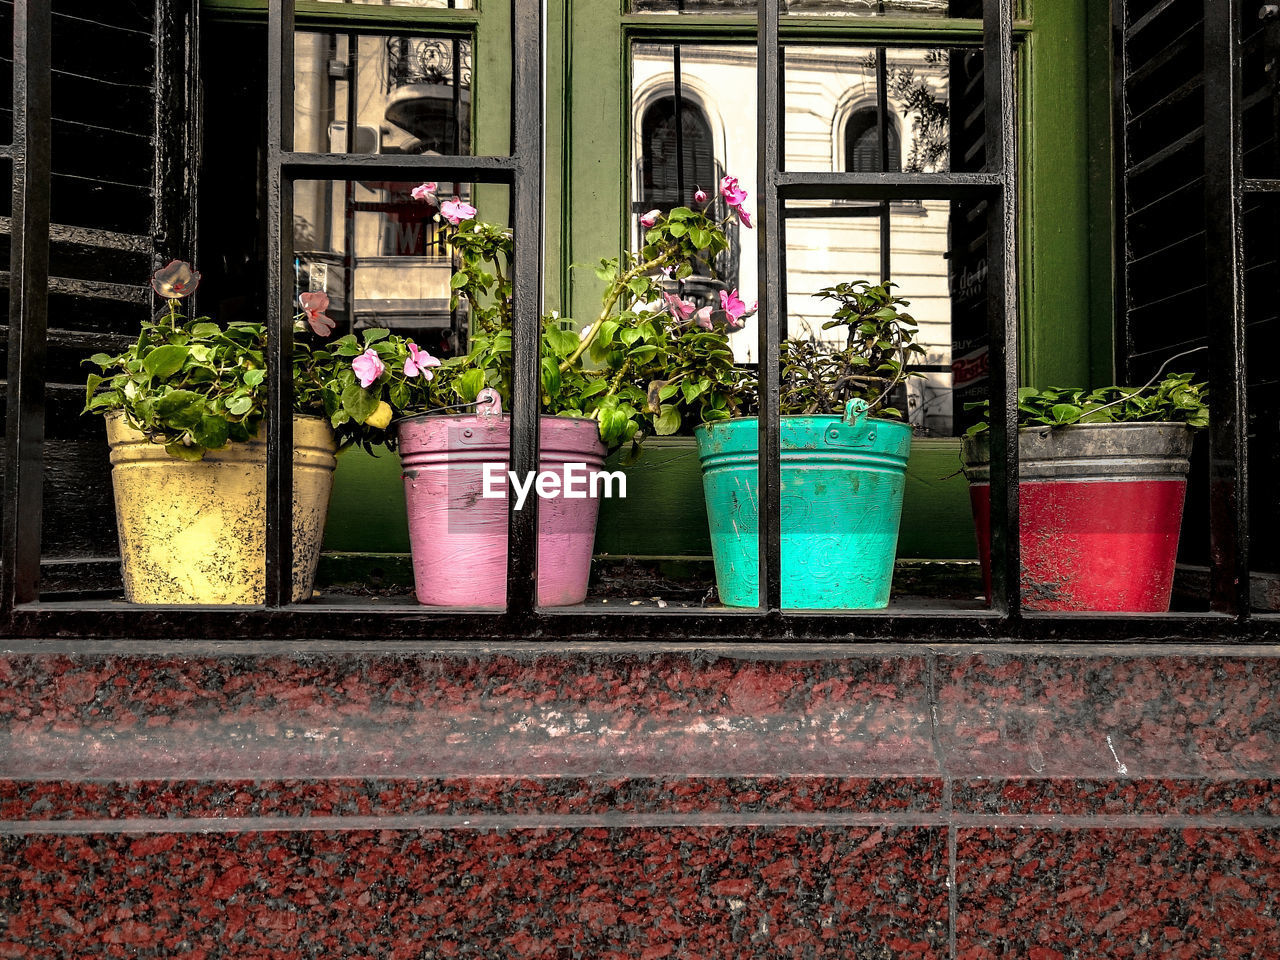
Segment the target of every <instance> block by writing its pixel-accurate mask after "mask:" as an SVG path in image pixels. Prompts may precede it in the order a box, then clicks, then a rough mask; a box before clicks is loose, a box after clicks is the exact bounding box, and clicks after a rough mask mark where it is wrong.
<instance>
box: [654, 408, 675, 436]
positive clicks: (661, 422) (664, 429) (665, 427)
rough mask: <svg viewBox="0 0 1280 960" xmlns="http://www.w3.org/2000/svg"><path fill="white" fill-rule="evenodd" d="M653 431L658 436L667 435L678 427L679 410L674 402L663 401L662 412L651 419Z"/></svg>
mask: <svg viewBox="0 0 1280 960" xmlns="http://www.w3.org/2000/svg"><path fill="white" fill-rule="evenodd" d="M653 429H654V432H656V433H657V434H658V436H660V437H669V436H671V434H673V433H675V432H676V431H677V430H679V429H680V411H679V409H677V408H676V406H675V405H674V404H670V403H664V404H663V405H662V413H661V414H660V415H659V416H658V418H657V419H656V420H654V421H653Z"/></svg>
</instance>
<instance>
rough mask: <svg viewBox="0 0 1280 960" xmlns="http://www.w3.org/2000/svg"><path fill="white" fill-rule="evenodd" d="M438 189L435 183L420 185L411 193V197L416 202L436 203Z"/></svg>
mask: <svg viewBox="0 0 1280 960" xmlns="http://www.w3.org/2000/svg"><path fill="white" fill-rule="evenodd" d="M436 187H437V184H436V183H435V181H431V182H430V183H420V184H418V185H417V186H416V187H414V188H413V189H412V190H411V191H409V196H411V197H413V199H415V200H431V201H433V202H434V201H435V199H436Z"/></svg>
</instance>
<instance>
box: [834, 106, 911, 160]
mask: <svg viewBox="0 0 1280 960" xmlns="http://www.w3.org/2000/svg"><path fill="white" fill-rule="evenodd" d="M876 116H877V111H876V109H875V108H874V107H870V108H866V109H862V110H856V111H854V113H853V115H852V116H851V117H849V120H848V122H847V123H846V124H845V125H844V168H845V170H847V171H850V172H854V173H878V172H881V171H882V170H883V171H887V172H895V173H896V172H899V171H901V170H902V141H901V139H900V138H899V137H898V125H897V124H896V123H894V122H893V118H892V117H888V118H886V119H887V121H888V125H889V153H888V156H887V157H886V159H887V160H888V163H887V164H886V166H885V167H883V168H882V167H881V166H880V129H879V126H878V125H877V123H876Z"/></svg>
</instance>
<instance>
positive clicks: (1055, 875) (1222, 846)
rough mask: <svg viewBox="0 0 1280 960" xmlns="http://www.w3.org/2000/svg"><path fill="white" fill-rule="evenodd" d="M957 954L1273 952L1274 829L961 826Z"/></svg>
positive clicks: (991, 958)
mask: <svg viewBox="0 0 1280 960" xmlns="http://www.w3.org/2000/svg"><path fill="white" fill-rule="evenodd" d="M956 881H957V890H958V894H959V909H958V912H957V913H958V919H957V924H956V946H957V951H956V957H957V958H958V960H996V958H1003V957H1011V958H1012V957H1019V958H1026V960H1069V958H1071V957H1106V958H1108V960H1119V958H1123V957H1162V958H1168V960H1207V958H1210V957H1223V958H1230V960H1254V958H1256V960H1265V958H1271V957H1276V956H1280V914H1277V911H1276V909H1275V908H1276V900H1277V896H1276V891H1277V890H1278V889H1280V828H1273V829H1270V830H1259V829H1252V830H1251V829H1203V828H1202V829H1194V828H1186V827H1184V828H1181V829H1176V830H1173V829H1164V830H1162V829H1146V830H1117V829H1097V830H1031V829H1023V830H1019V829H977V830H969V829H962V830H960V831H959V840H958V844H957V866H956Z"/></svg>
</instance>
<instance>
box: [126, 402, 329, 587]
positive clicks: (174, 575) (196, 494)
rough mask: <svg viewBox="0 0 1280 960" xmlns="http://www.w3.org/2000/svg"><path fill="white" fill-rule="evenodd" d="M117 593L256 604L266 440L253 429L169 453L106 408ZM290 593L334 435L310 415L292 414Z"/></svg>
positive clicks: (318, 511)
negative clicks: (251, 434) (238, 438)
mask: <svg viewBox="0 0 1280 960" xmlns="http://www.w3.org/2000/svg"><path fill="white" fill-rule="evenodd" d="M106 424H107V441H108V443H109V444H110V447H111V483H112V488H113V490H114V492H115V501H116V525H117V528H118V530H119V533H120V560H121V567H122V572H123V575H124V595H125V599H126V600H129V601H131V602H133V603H164V604H260V603H263V602H264V601H265V600H266V555H267V552H266V521H267V444H266V439H265V437H262V436H259V437H257V438H255V439H253V440H250V441H248V442H245V443H230V444H227V445H226V446H225V447H223V448H222V449H220V450H210V451H208V452H207V453H206V454H205V456H204V459H203V460H196V461H187V460H176V459H174V458H173V457H171V456H169V455H168V454H167V453H165V450H164V447H163V446H162V445H161V444H157V443H152V442H151V441H150V440H148V439H147V437H146V436H145V435H143V434H142V433H139V432H138V431H137V430H135V429H133V428H132V427H131V426H129V425H128V423H126V421H125V417H124V414H123V413H120V412H116V413H110V414H108V415H107V417H106ZM293 436H294V452H293V599H294V601H295V602H297V601H302V600H307V599H309V598H310V597H311V589H312V584H313V582H314V580H315V574H316V565H317V564H318V563H319V561H320V543H321V540H322V539H323V536H324V518H325V514H326V513H327V512H328V509H329V492H330V489H331V487H332V485H333V469H334V464H335V462H336V461H335V452H336V445H335V443H334V439H333V431H332V430H331V429H330V428H329V425H328V423H326V422H325V421H324V420H322V419H321V418H319V417H304V416H295V417H294V418H293Z"/></svg>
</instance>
